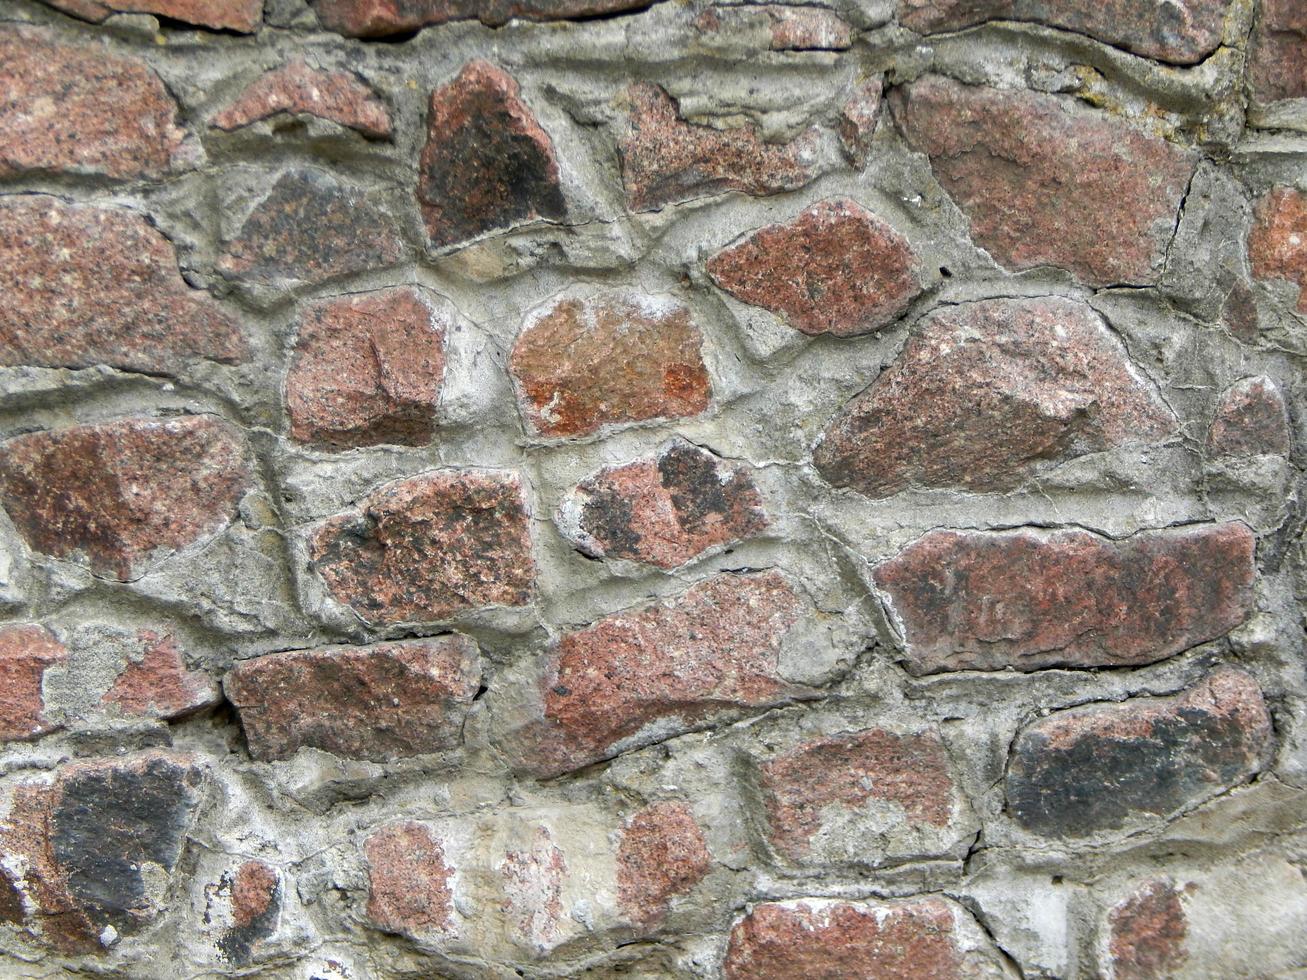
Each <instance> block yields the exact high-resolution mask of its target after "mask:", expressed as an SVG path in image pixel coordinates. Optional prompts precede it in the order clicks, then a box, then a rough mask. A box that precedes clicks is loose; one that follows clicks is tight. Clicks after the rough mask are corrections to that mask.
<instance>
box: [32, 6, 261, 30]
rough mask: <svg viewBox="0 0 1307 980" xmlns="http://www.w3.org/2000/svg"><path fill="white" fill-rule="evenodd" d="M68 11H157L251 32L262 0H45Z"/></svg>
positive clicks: (94, 15)
mask: <svg viewBox="0 0 1307 980" xmlns="http://www.w3.org/2000/svg"><path fill="white" fill-rule="evenodd" d="M42 2H43V3H47V4H49V5H50V6H51V7H56V8H58V9H59V10H62V11H63V12H64V13H66V14H72V15H73V16H74V17H80V18H82V19H83V20H89V21H92V22H93V23H97V24H98V23H99V22H100V21H102V20H104V19H105V18H106V17H108V16H109V15H110V14H118V13H123V14H154V15H155V16H157V17H166V18H168V19H169V20H177V21H181V22H182V23H183V24H195V25H196V26H199V27H211V28H213V29H214V30H226V31H238V32H240V33H242V34H252V33H254V32H255V31H256V30H258V29H259V25H260V24H261V23H262V21H263V0H42Z"/></svg>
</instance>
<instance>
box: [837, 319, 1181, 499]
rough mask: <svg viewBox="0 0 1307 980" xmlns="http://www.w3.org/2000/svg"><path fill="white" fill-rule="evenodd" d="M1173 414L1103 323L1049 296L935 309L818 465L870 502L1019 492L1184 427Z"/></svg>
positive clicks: (853, 406)
mask: <svg viewBox="0 0 1307 980" xmlns="http://www.w3.org/2000/svg"><path fill="white" fill-rule="evenodd" d="M1176 428H1177V423H1176V419H1175V416H1174V414H1173V413H1172V412H1171V410H1170V409H1169V408H1167V406H1166V405H1165V404H1164V403H1163V402H1162V400H1161V399H1160V398H1159V397H1158V395H1157V393H1156V392H1155V391H1154V390H1153V388H1152V386H1151V385H1149V384H1148V383H1147V382H1145V381H1144V380H1143V379H1142V378H1141V376H1140V374H1139V373H1138V371H1137V370H1135V368H1134V367H1133V366H1132V365H1131V363H1130V361H1129V359H1128V357H1127V355H1126V352H1125V349H1124V348H1123V347H1122V345H1121V343H1120V341H1119V340H1117V339H1116V337H1115V335H1114V334H1113V333H1112V332H1111V331H1110V330H1109V329H1108V327H1107V325H1106V324H1105V323H1104V322H1103V320H1102V318H1101V317H1100V316H1099V315H1098V314H1097V313H1095V312H1094V311H1093V310H1092V309H1091V308H1090V307H1089V306H1087V305H1086V304H1084V303H1081V302H1078V301H1075V300H1068V299H1060V298H1053V297H1046V298H1038V299H992V300H982V301H980V302H976V303H965V304H962V305H959V306H954V307H948V308H946V309H943V310H940V311H939V312H937V313H934V314H932V315H931V316H930V317H928V318H927V319H926V320H925V321H924V322H923V323H922V325H921V326H920V327H919V329H918V330H917V332H916V333H915V334H914V335H913V336H912V337H911V338H909V340H908V342H907V344H906V345H905V346H904V348H903V351H902V353H901V354H900V355H899V357H898V359H897V360H896V361H895V362H894V363H893V364H891V365H890V366H889V367H888V368H886V369H885V370H884V371H883V372H881V375H880V376H879V377H878V378H877V379H876V380H875V382H873V383H872V385H871V387H869V388H868V389H867V390H866V391H864V392H862V394H860V395H858V396H857V397H856V398H854V399H853V401H851V402H850V403H849V404H848V405H847V406H845V408H844V409H843V410H841V411H840V413H839V414H838V415H836V416H835V418H834V419H833V420H832V421H831V423H830V425H829V426H827V428H826V431H825V433H824V434H823V435H822V438H821V441H820V442H819V443H818V444H817V446H816V447H815V449H814V450H813V462H814V463H815V464H816V466H817V469H818V471H819V472H820V473H821V475H822V476H823V477H825V478H826V480H827V481H829V482H830V483H832V484H833V485H835V486H837V487H851V488H852V489H854V490H857V491H858V492H859V493H862V494H865V495H867V496H869V497H888V496H891V495H893V494H895V493H899V492H900V491H902V490H907V489H910V488H914V489H935V488H956V489H963V490H970V491H985V492H989V491H1001V490H1011V489H1014V488H1016V487H1018V486H1020V485H1021V484H1022V483H1023V482H1025V481H1026V480H1028V479H1030V478H1031V477H1032V476H1036V475H1038V473H1039V472H1040V471H1041V469H1042V468H1044V467H1045V466H1046V465H1047V464H1052V463H1057V462H1062V461H1064V460H1067V459H1072V458H1074V457H1077V456H1082V455H1085V454H1086V453H1094V452H1101V451H1103V450H1106V449H1110V448H1112V447H1114V446H1119V445H1124V444H1128V443H1133V442H1158V441H1161V440H1163V439H1165V438H1167V437H1168V436H1170V435H1172V434H1174V432H1175V431H1176Z"/></svg>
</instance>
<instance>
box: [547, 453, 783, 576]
mask: <svg viewBox="0 0 1307 980" xmlns="http://www.w3.org/2000/svg"><path fill="white" fill-rule="evenodd" d="M554 523H556V524H557V525H558V529H559V530H560V531H561V532H562V534H563V537H565V538H567V539H568V540H569V541H571V542H572V543H573V544H574V545H575V546H576V547H577V548H578V549H580V550H581V551H582V552H583V553H585V554H587V555H590V556H591V557H592V558H615V559H625V560H628V561H638V562H644V563H646V564H649V565H654V566H656V567H658V568H679V567H680V566H682V565H684V564H686V563H687V562H690V561H693V560H694V559H695V558H698V557H699V556H701V555H703V554H705V553H706V552H708V551H710V550H720V549H722V548H725V547H726V546H728V545H731V544H734V543H735V542H737V541H740V540H742V539H744V538H747V537H751V536H753V535H755V534H757V533H759V532H760V531H762V530H764V529H765V528H766V527H767V523H768V522H767V514H766V512H765V511H764V509H763V505H762V497H761V496H760V495H759V493H758V489H757V487H755V486H754V484H753V480H752V478H751V477H750V475H749V470H748V468H747V467H745V466H732V465H728V464H727V463H725V461H723V460H721V459H719V458H718V457H717V456H715V455H713V454H712V453H710V452H708V451H707V450H705V449H700V448H699V447H697V446H693V445H691V444H690V443H688V442H684V441H682V440H679V439H678V440H675V441H674V442H671V443H669V444H667V445H666V446H664V447H663V448H662V449H661V450H659V451H658V452H657V453H656V454H654V455H651V456H645V457H642V458H640V459H636V460H633V461H632V462H630V463H626V464H624V465H622V466H608V467H605V468H604V469H602V470H600V471H599V472H597V473H595V474H594V475H593V476H590V477H588V478H586V479H585V480H583V481H581V483H579V484H577V486H575V487H573V488H572V489H571V490H570V491H568V493H567V495H566V496H565V497H564V498H563V500H562V503H560V504H559V506H558V513H557V514H556V515H555V517H554Z"/></svg>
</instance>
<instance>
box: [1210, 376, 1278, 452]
mask: <svg viewBox="0 0 1307 980" xmlns="http://www.w3.org/2000/svg"><path fill="white" fill-rule="evenodd" d="M1207 452H1208V453H1209V454H1211V455H1213V456H1257V455H1262V454H1270V455H1276V456H1287V455H1289V410H1288V407H1287V406H1286V405H1285V403H1284V395H1283V394H1281V393H1280V388H1279V386H1278V385H1277V384H1276V383H1275V382H1274V381H1272V380H1271V379H1270V378H1266V377H1256V378H1244V379H1243V380H1242V381H1238V382H1235V383H1234V384H1232V385H1231V386H1230V387H1229V388H1227V389H1225V391H1224V392H1222V393H1221V398H1220V400H1219V401H1218V402H1217V403H1216V416H1215V418H1213V419H1212V428H1211V430H1210V431H1209V432H1208V433H1207Z"/></svg>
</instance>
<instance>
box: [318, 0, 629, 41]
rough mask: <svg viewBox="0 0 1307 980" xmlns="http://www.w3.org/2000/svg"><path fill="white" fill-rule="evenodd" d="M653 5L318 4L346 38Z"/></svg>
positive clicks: (415, 0) (324, 0)
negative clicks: (466, 22)
mask: <svg viewBox="0 0 1307 980" xmlns="http://www.w3.org/2000/svg"><path fill="white" fill-rule="evenodd" d="M648 3H649V0H398V2H397V0H314V7H315V8H316V9H317V12H318V17H319V18H320V19H321V21H322V26H323V27H325V28H327V29H328V30H331V31H337V32H339V33H341V34H344V35H346V36H348V37H386V36H387V35H392V34H405V33H408V32H409V31H415V30H418V29H419V28H422V27H425V26H427V25H429V24H447V23H449V22H450V21H455V20H480V21H481V23H483V24H487V25H490V26H498V25H500V24H503V23H505V22H506V21H508V20H510V19H511V18H515V17H516V18H521V19H523V20H544V21H547V20H568V19H571V18H584V17H599V16H603V15H606V14H618V13H622V12H623V11H627V10H634V9H637V8H640V7H644V6H647V5H648Z"/></svg>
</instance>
